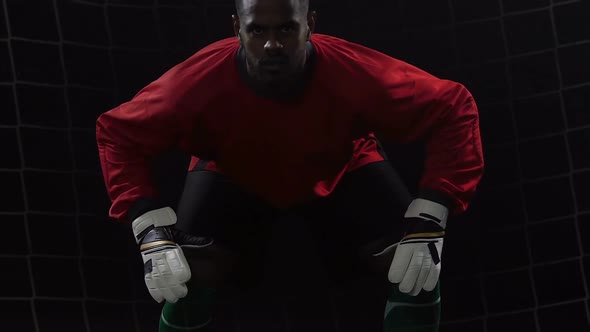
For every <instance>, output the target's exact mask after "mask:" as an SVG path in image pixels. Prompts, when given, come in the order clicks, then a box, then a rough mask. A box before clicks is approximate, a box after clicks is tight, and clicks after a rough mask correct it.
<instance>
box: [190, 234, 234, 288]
mask: <svg viewBox="0 0 590 332" xmlns="http://www.w3.org/2000/svg"><path fill="white" fill-rule="evenodd" d="M183 251H184V255H185V257H186V259H187V261H188V263H189V265H190V267H191V275H192V276H191V279H192V281H193V283H196V284H198V285H200V286H202V287H211V288H218V287H220V286H223V285H224V284H226V283H227V282H228V280H229V279H230V278H231V276H232V273H233V271H234V269H235V265H236V264H235V262H236V254H235V253H234V252H232V251H231V250H229V249H227V248H225V247H224V246H222V245H218V244H216V243H215V242H214V243H213V244H212V245H210V246H207V247H205V248H183Z"/></svg>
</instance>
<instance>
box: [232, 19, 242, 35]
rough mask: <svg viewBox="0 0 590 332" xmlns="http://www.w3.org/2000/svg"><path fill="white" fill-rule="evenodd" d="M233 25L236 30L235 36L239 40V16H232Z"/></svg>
mask: <svg viewBox="0 0 590 332" xmlns="http://www.w3.org/2000/svg"><path fill="white" fill-rule="evenodd" d="M231 18H232V25H233V28H234V34H235V35H236V37H237V38H238V39H240V18H239V17H238V15H232V16H231Z"/></svg>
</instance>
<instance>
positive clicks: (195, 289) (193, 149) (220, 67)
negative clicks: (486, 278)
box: [97, 0, 484, 331]
mask: <svg viewBox="0 0 590 332" xmlns="http://www.w3.org/2000/svg"><path fill="white" fill-rule="evenodd" d="M236 9H237V15H235V16H234V17H233V26H234V31H235V37H231V38H227V39H223V40H220V41H217V42H214V43H212V44H210V45H208V46H206V47H204V48H203V49H201V50H199V51H198V52H196V53H195V54H194V55H192V56H191V57H189V58H188V59H186V60H185V61H183V62H182V63H179V64H178V65H176V66H174V67H173V68H171V69H170V70H169V71H167V72H166V73H164V74H163V75H162V76H161V77H159V78H158V79H157V80H155V81H153V82H151V83H150V84H149V85H147V86H146V87H145V88H143V89H141V91H139V92H138V93H137V94H136V95H135V96H134V97H133V98H132V99H131V100H130V101H128V102H126V103H123V104H121V105H120V106H118V107H116V108H114V109H112V110H110V111H108V112H106V113H104V114H102V115H101V116H100V117H99V118H98V120H97V144H98V148H99V155H100V161H101V166H102V169H103V175H104V180H105V184H106V187H107V190H108V193H109V196H110V198H111V200H112V206H111V209H110V211H109V214H110V216H111V217H113V218H115V219H117V220H120V221H121V222H126V223H129V224H130V225H131V227H132V229H133V232H134V235H135V237H136V242H137V243H138V245H139V247H140V252H141V255H142V257H143V261H144V264H145V265H144V266H145V283H146V286H147V288H148V290H149V292H150V294H151V296H152V297H153V298H154V299H155V300H156V301H157V302H162V301H164V300H165V303H164V307H163V310H162V315H161V318H160V331H210V330H211V329H212V327H213V324H212V323H211V322H212V318H213V316H214V311H215V298H216V292H217V291H218V290H219V289H223V288H225V287H235V288H236V289H247V288H249V287H252V286H253V285H255V284H256V283H257V280H259V278H258V277H259V275H258V274H257V273H259V272H260V271H261V269H262V267H261V266H262V261H263V260H262V257H264V252H265V248H266V244H267V243H268V238H269V233H270V231H269V229H270V228H271V227H272V223H273V220H275V219H276V218H277V217H279V216H284V215H296V216H299V217H301V220H303V221H304V222H305V223H306V224H307V225H308V227H309V229H310V230H311V232H312V233H313V235H314V238H315V239H316V243H315V244H316V245H317V249H318V252H319V254H320V255H321V257H322V258H323V261H324V263H325V265H326V267H327V268H328V272H329V276H330V277H331V278H332V281H333V282H334V283H341V282H344V281H346V280H350V279H351V278H355V275H356V274H357V273H359V271H369V270H370V271H375V272H374V273H376V275H377V277H378V278H382V279H383V280H384V282H385V284H386V285H387V287H388V288H389V290H388V291H387V294H385V295H386V296H387V303H386V306H385V315H384V321H383V324H382V326H383V331H402V330H404V328H413V329H411V330H412V331H437V330H438V321H439V315H440V292H439V288H440V286H439V282H438V279H439V274H440V271H441V254H442V247H443V238H444V231H445V227H446V223H447V219H448V218H449V217H454V216H457V215H459V214H460V213H462V212H464V211H465V210H466V209H467V207H468V206H469V203H470V200H471V198H472V196H473V194H474V192H475V190H476V187H477V185H478V183H479V181H480V179H481V176H482V172H483V165H484V162H483V154H482V147H481V140H480V133H479V119H478V112H477V106H476V104H475V102H474V99H473V97H472V96H471V94H470V93H469V91H468V90H467V89H466V88H465V87H464V86H462V85H461V84H459V83H456V82H452V81H448V80H444V79H439V78H437V77H434V76H433V75H431V74H429V73H426V72H424V71H422V70H420V69H418V68H416V67H414V66H412V65H410V64H408V63H405V62H403V61H400V60H398V59H394V58H392V57H390V56H388V55H385V54H383V53H380V52H377V51H375V50H372V49H369V48H367V47H364V46H361V45H359V44H355V43H352V42H349V41H346V40H343V39H340V38H336V37H332V36H328V35H324V34H316V33H313V34H312V32H313V30H314V25H315V13H313V12H310V11H309V4H308V1H306V0H237V1H236ZM377 137H378V138H379V139H381V140H383V141H384V142H395V143H401V144H403V143H409V142H413V141H416V140H418V139H423V140H425V141H426V151H427V155H426V159H425V168H424V172H423V174H422V177H421V179H420V183H419V184H418V185H419V188H420V190H419V194H418V195H417V196H416V197H412V196H410V194H409V192H408V190H407V189H406V188H405V187H404V186H403V184H402V181H400V180H399V178H398V177H397V174H396V172H395V171H394V169H393V168H392V166H391V164H390V162H389V161H388V159H387V157H386V156H385V154H384V153H383V151H382V149H381V148H380V145H379V142H378V141H377ZM172 149H180V150H182V151H184V152H186V153H187V154H189V155H191V156H193V157H192V160H191V162H190V165H189V172H188V174H187V177H186V183H185V188H184V192H183V195H182V198H181V200H180V202H179V204H178V206H177V207H174V208H173V207H170V206H166V205H165V204H163V203H161V202H160V201H159V194H158V190H157V189H156V186H155V185H154V183H153V179H152V174H151V168H150V165H151V164H150V162H151V160H152V159H153V158H154V157H156V156H159V155H160V154H161V153H163V152H166V151H169V150H172ZM359 267H361V268H362V269H360V268H359ZM361 273H363V272H361ZM419 326H422V327H419Z"/></svg>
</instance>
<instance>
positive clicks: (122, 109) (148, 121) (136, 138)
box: [96, 82, 180, 221]
mask: <svg viewBox="0 0 590 332" xmlns="http://www.w3.org/2000/svg"><path fill="white" fill-rule="evenodd" d="M166 100H167V96H166V92H165V91H164V90H163V89H162V88H161V87H160V86H159V83H157V82H154V83H152V84H151V85H149V86H147V87H145V88H144V89H143V90H142V91H140V92H139V93H138V94H137V95H136V96H135V97H134V98H133V99H131V100H130V101H128V102H126V103H123V104H121V105H120V106H118V107H116V108H114V109H112V110H110V111H108V112H106V113H103V114H102V115H101V116H100V117H99V118H98V119H97V122H96V140H97V145H98V153H99V158H100V165H101V167H102V174H103V178H104V181H105V185H106V189H107V193H108V195H109V198H110V200H111V202H112V204H111V208H110V210H109V216H110V217H112V218H115V219H117V220H120V221H122V220H126V217H127V212H128V210H129V209H130V207H131V205H132V204H134V203H136V202H137V201H138V200H139V199H146V200H148V199H149V200H153V201H156V200H157V197H158V193H157V190H156V188H155V186H154V184H153V183H152V174H151V161H152V159H153V157H155V156H157V155H158V154H160V153H162V152H163V151H165V150H166V149H169V148H172V147H174V146H176V145H177V144H178V141H179V137H178V132H177V130H178V129H179V123H180V119H179V118H178V111H177V110H175V109H174V105H171V104H170V103H168V102H166Z"/></svg>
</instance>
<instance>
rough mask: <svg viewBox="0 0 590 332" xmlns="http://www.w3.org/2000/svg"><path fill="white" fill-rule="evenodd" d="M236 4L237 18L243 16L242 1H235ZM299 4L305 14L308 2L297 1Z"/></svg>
mask: <svg viewBox="0 0 590 332" xmlns="http://www.w3.org/2000/svg"><path fill="white" fill-rule="evenodd" d="M235 2H236V14H238V16H242V15H243V14H244V1H243V0H235ZM297 2H299V6H302V7H301V9H302V11H303V12H304V13H305V14H307V12H308V11H309V0H297Z"/></svg>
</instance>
